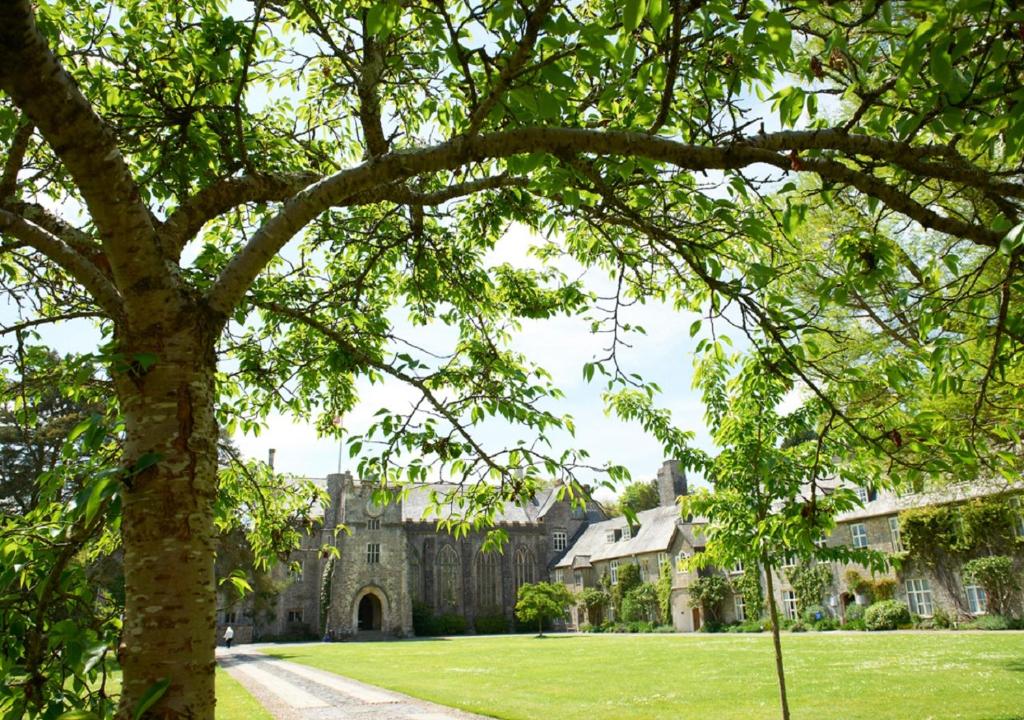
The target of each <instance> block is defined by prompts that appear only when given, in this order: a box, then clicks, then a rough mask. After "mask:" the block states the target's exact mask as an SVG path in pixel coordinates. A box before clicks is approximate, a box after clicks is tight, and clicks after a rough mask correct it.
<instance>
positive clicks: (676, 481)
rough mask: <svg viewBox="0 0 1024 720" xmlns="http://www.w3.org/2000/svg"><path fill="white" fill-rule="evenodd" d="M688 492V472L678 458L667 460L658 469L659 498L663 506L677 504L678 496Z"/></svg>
mask: <svg viewBox="0 0 1024 720" xmlns="http://www.w3.org/2000/svg"><path fill="white" fill-rule="evenodd" d="M685 494H686V473H684V472H683V470H682V468H680V467H679V461H678V460H666V461H665V462H663V463H662V464H661V468H659V469H658V499H659V504H660V505H661V506H662V507H671V506H672V505H675V504H676V498H678V497H679V496H681V495H685Z"/></svg>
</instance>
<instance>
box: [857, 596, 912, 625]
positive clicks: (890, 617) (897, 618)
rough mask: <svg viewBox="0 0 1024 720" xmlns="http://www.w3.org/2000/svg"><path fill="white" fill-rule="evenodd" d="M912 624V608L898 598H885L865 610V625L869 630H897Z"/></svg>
mask: <svg viewBox="0 0 1024 720" xmlns="http://www.w3.org/2000/svg"><path fill="white" fill-rule="evenodd" d="M909 624H910V609H909V608H908V607H907V606H906V604H905V603H901V602H899V601H898V600H883V601H882V602H877V603H875V604H874V605H872V606H871V607H869V608H868V609H867V610H865V611H864V625H865V626H866V627H867V629H868V630H895V629H896V628H898V627H899V626H900V625H909Z"/></svg>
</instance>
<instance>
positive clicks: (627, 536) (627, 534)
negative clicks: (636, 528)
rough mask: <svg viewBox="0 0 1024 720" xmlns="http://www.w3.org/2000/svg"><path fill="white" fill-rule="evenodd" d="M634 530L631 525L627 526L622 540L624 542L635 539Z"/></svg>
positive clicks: (623, 531)
mask: <svg viewBox="0 0 1024 720" xmlns="http://www.w3.org/2000/svg"><path fill="white" fill-rule="evenodd" d="M632 530H633V529H632V528H631V527H630V526H629V525H627V526H626V527H624V528H622V539H623V540H629V539H630V538H631V537H633V533H632Z"/></svg>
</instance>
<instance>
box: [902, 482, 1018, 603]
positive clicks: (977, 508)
mask: <svg viewBox="0 0 1024 720" xmlns="http://www.w3.org/2000/svg"><path fill="white" fill-rule="evenodd" d="M1013 500H1014V496H1007V495H1002V496H995V497H986V498H975V499H973V500H968V501H966V502H962V503H955V504H949V505H932V506H928V507H920V508H910V509H907V510H904V511H902V512H901V513H900V515H899V518H900V539H901V541H902V543H903V547H904V548H905V550H906V553H907V558H908V560H910V561H912V562H921V563H924V564H925V565H927V566H928V567H929V568H930V569H931V571H932V573H933V574H934V576H935V577H936V578H937V579H938V581H939V582H940V583H942V585H943V586H944V587H945V589H946V590H947V592H948V593H949V595H950V597H952V598H954V600H955V602H956V603H957V605H958V606H959V608H960V610H961V611H962V612H966V611H967V608H966V598H965V597H964V596H963V590H962V587H961V585H962V583H961V578H960V577H959V570H960V568H961V567H965V569H966V566H965V563H966V564H967V565H969V564H970V563H969V562H968V561H970V560H971V559H972V558H979V557H981V558H983V557H987V556H992V555H996V554H1003V553H1006V552H1007V550H1010V551H1011V552H1012V550H1013V548H1015V547H1018V546H1019V545H1020V542H1021V541H1020V540H1019V539H1018V538H1017V537H1016V532H1015V525H1016V523H1017V522H1018V513H1019V512H1020V509H1019V508H1018V507H1016V506H1014V505H1013V504H1012V503H1013Z"/></svg>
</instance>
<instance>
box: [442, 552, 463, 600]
mask: <svg viewBox="0 0 1024 720" xmlns="http://www.w3.org/2000/svg"><path fill="white" fill-rule="evenodd" d="M461 574H462V569H461V563H460V562H459V554H458V553H457V552H455V549H454V548H453V547H452V546H451V545H445V546H444V547H443V548H441V552H439V553H438V554H437V575H438V578H437V579H438V583H437V588H438V594H439V600H440V605H441V607H442V608H444V609H445V610H451V609H452V608H454V607H455V606H456V604H457V603H458V600H459V576H460V575H461Z"/></svg>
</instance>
